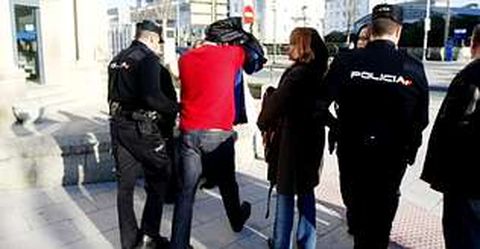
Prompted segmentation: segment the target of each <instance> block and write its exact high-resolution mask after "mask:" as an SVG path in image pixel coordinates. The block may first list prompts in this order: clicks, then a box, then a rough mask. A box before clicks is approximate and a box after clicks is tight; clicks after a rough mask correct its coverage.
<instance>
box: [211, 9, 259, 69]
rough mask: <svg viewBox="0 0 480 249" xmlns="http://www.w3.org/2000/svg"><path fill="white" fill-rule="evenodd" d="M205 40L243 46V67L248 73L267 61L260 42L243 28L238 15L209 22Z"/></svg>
mask: <svg viewBox="0 0 480 249" xmlns="http://www.w3.org/2000/svg"><path fill="white" fill-rule="evenodd" d="M205 40H207V41H210V42H215V43H221V44H225V43H226V44H229V45H241V46H243V48H244V49H245V52H246V54H247V56H246V58H245V63H244V66H243V69H244V70H245V72H246V73H248V74H252V73H254V72H258V71H260V70H261V69H262V68H263V65H264V64H265V63H266V62H267V59H266V58H265V53H264V51H263V48H262V46H261V45H260V42H259V41H258V40H257V38H255V36H253V35H252V34H250V33H248V32H246V31H245V30H243V27H242V19H241V18H240V17H231V18H227V19H223V20H219V21H216V22H214V23H212V24H210V25H209V26H208V27H207V29H206V30H205Z"/></svg>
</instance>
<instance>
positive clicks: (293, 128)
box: [257, 63, 325, 195]
mask: <svg viewBox="0 0 480 249" xmlns="http://www.w3.org/2000/svg"><path fill="white" fill-rule="evenodd" d="M324 73H325V72H324V69H322V67H321V66H318V65H317V64H313V63H312V64H304V63H296V64H294V65H293V66H291V67H290V68H288V69H287V70H286V71H285V72H284V73H283V75H282V77H281V80H280V83H279V85H278V88H277V89H276V90H275V91H274V92H273V93H271V94H270V95H269V97H268V98H266V99H264V103H263V107H262V111H261V113H260V116H259V118H258V122H257V124H258V126H259V128H260V130H262V131H266V130H267V129H271V128H272V127H275V126H277V125H278V126H277V127H278V132H277V135H278V136H279V137H278V138H279V140H278V145H279V148H278V158H277V160H278V161H277V165H278V170H277V174H276V183H277V192H278V193H280V194H285V195H292V194H305V193H308V192H309V191H311V190H313V188H314V187H315V186H317V185H318V183H319V168H320V165H321V163H322V156H323V148H324V145H325V130H324V125H323V124H322V122H321V120H319V118H318V116H319V115H317V114H318V110H317V108H316V103H317V100H318V97H319V96H320V93H319V90H320V85H321V83H322V79H323V75H324Z"/></svg>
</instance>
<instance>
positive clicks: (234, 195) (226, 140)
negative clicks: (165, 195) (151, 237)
mask: <svg viewBox="0 0 480 249" xmlns="http://www.w3.org/2000/svg"><path fill="white" fill-rule="evenodd" d="M234 145H235V140H234V136H233V133H232V132H226V131H194V132H188V133H183V134H182V137H181V145H180V156H181V163H180V169H179V175H180V178H181V181H182V187H181V190H180V193H179V194H178V196H177V199H176V201H175V209H174V215H173V227H172V238H171V248H172V249H187V248H188V245H189V241H190V231H191V224H192V212H193V203H194V200H195V192H196V191H197V188H198V185H199V182H200V178H201V177H202V175H205V174H206V176H207V177H208V178H209V180H211V181H213V182H214V183H215V184H216V185H218V187H219V189H220V194H221V196H222V200H223V204H224V207H225V211H226V212H227V216H228V219H229V221H230V224H231V225H232V226H234V225H236V224H238V223H240V222H241V210H240V199H239V194H238V184H237V181H236V179H235V147H234ZM207 172H208V173H207Z"/></svg>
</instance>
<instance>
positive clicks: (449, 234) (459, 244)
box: [443, 192, 480, 249]
mask: <svg viewBox="0 0 480 249" xmlns="http://www.w3.org/2000/svg"><path fill="white" fill-rule="evenodd" d="M443 235H444V236H445V246H446V248H447V249H480V199H475V198H468V197H465V196H464V195H463V194H462V193H454V192H452V193H445V194H444V195H443Z"/></svg>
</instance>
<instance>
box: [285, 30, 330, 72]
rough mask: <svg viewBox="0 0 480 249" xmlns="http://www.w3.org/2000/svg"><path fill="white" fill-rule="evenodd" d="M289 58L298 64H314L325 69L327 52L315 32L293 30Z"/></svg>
mask: <svg viewBox="0 0 480 249" xmlns="http://www.w3.org/2000/svg"><path fill="white" fill-rule="evenodd" d="M290 46H291V48H290V54H289V56H290V58H291V59H293V60H294V61H295V62H300V63H315V64H318V65H320V67H321V68H322V70H326V69H327V61H328V50H327V47H326V46H325V43H324V42H323V40H322V38H321V37H320V35H319V34H318V32H317V30H315V29H313V28H304V27H301V28H295V29H294V30H293V31H292V34H291V35H290Z"/></svg>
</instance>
